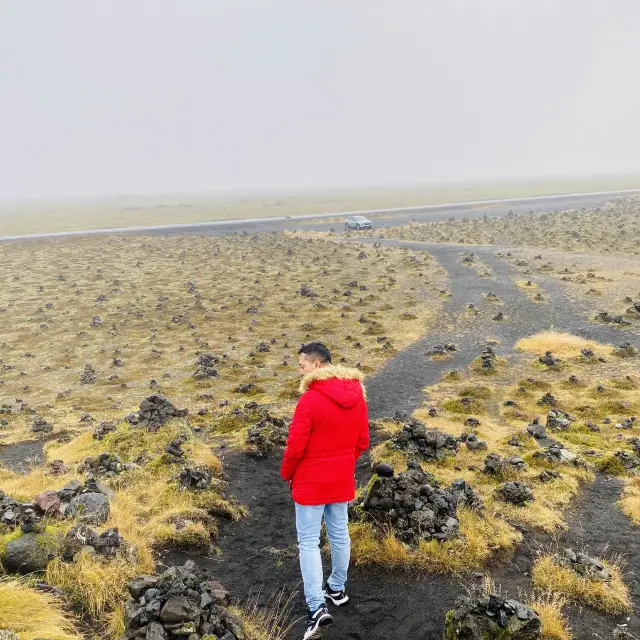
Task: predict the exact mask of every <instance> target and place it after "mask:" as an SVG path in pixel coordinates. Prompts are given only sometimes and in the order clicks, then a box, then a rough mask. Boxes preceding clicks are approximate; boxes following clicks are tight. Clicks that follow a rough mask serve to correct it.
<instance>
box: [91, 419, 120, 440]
mask: <svg viewBox="0 0 640 640" xmlns="http://www.w3.org/2000/svg"><path fill="white" fill-rule="evenodd" d="M115 430H116V425H115V423H113V422H108V421H103V422H101V423H100V424H99V425H98V426H97V427H96V428H95V429H94V430H93V439H94V440H104V438H105V437H106V436H107V435H108V434H110V433H113V432H114V431H115Z"/></svg>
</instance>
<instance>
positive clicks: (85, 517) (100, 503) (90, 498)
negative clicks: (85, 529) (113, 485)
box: [65, 493, 110, 524]
mask: <svg viewBox="0 0 640 640" xmlns="http://www.w3.org/2000/svg"><path fill="white" fill-rule="evenodd" d="M109 513H110V507H109V499H108V498H107V496H106V495H104V493H81V494H80V495H77V496H75V497H74V498H72V499H71V501H70V502H69V506H68V507H67V510H66V511H65V515H68V516H72V517H73V516H77V518H78V520H79V521H80V522H84V523H87V524H102V523H104V522H106V521H107V520H108V519H109Z"/></svg>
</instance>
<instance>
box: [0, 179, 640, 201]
mask: <svg viewBox="0 0 640 640" xmlns="http://www.w3.org/2000/svg"><path fill="white" fill-rule="evenodd" d="M636 179H637V180H638V188H640V172H629V173H617V172H614V173H604V172H603V173H585V174H581V173H576V174H571V173H567V174H556V175H538V176H520V177H502V178H474V179H468V180H464V179H455V180H453V179H452V180H440V181H434V182H429V181H424V182H416V181H408V182H389V183H381V184H347V183H344V184H332V185H322V186H274V187H237V188H228V189H224V188H219V189H206V188H202V189H194V190H184V191H181V190H175V191H148V192H142V191H140V192H135V191H132V192H110V193H94V194H79V195H70V194H69V195H42V196H23V197H14V198H2V197H0V204H20V203H37V202H60V201H66V202H68V201H71V202H76V201H92V200H110V199H126V198H163V197H199V198H202V197H216V196H219V197H225V196H227V197H228V196H234V195H240V194H244V195H249V194H253V195H255V196H259V195H262V194H273V195H276V194H278V195H285V194H287V193H289V194H294V193H307V194H308V193H327V192H331V191H350V190H352V191H366V190H370V191H376V190H380V191H385V190H393V189H410V188H419V189H430V188H433V189H438V188H455V187H459V188H473V187H478V186H502V185H509V184H514V185H519V186H526V185H529V184H530V185H532V186H533V185H541V184H542V183H545V182H548V183H549V186H552V185H554V184H556V183H557V184H561V183H562V182H566V181H569V182H571V181H577V182H582V181H588V180H619V181H624V180H636ZM633 188H634V187H633V186H631V185H630V186H629V189H630V190H631V189H633ZM594 190H600V189H599V188H598V187H594ZM612 190H613V189H612ZM621 190H626V189H621ZM158 204H161V203H158ZM184 204H188V203H184Z"/></svg>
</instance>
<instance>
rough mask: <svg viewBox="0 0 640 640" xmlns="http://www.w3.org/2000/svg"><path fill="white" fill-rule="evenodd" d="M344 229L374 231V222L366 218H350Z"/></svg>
mask: <svg viewBox="0 0 640 640" xmlns="http://www.w3.org/2000/svg"><path fill="white" fill-rule="evenodd" d="M344 228H345V229H346V230H347V231H348V230H349V229H357V230H360V229H373V222H371V220H369V218H365V217H364V216H350V217H348V218H347V219H346V220H345V223H344Z"/></svg>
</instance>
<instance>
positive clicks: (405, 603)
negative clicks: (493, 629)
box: [168, 241, 640, 640]
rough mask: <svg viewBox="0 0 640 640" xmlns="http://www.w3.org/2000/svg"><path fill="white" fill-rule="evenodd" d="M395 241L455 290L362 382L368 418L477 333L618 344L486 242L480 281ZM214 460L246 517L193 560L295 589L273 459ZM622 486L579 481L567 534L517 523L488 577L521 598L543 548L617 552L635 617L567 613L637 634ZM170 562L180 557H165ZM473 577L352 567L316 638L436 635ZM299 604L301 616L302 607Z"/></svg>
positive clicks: (291, 535) (420, 382)
mask: <svg viewBox="0 0 640 640" xmlns="http://www.w3.org/2000/svg"><path fill="white" fill-rule="evenodd" d="M388 242H389V243H391V242H393V241H388ZM403 246H405V247H407V248H409V249H411V250H412V251H420V250H423V249H425V248H428V250H429V251H430V252H432V253H433V254H434V255H435V256H436V258H437V259H438V261H439V263H440V264H441V265H442V266H443V267H444V268H445V269H446V270H447V272H448V274H449V277H450V279H449V288H450V291H451V293H452V296H451V298H450V302H449V303H448V304H447V307H446V311H447V314H446V315H445V316H444V317H443V318H442V322H441V324H440V325H439V326H438V328H436V330H435V331H434V332H432V333H430V334H429V335H428V336H427V337H425V338H424V339H422V340H421V341H419V342H417V343H415V344H413V345H411V346H410V347H409V348H407V349H405V350H404V351H402V352H401V353H399V354H398V355H397V356H396V357H395V358H393V359H392V360H391V361H390V362H389V363H387V365H386V366H385V367H384V368H383V369H382V370H381V371H380V372H379V373H378V374H376V375H374V376H372V377H371V378H369V380H368V382H367V389H368V393H369V405H370V410H371V415H372V417H373V418H381V417H386V416H392V415H393V414H394V413H395V412H396V411H404V412H408V413H410V412H411V411H412V410H413V409H415V408H417V407H418V406H419V405H420V404H422V402H423V398H424V396H423V389H424V388H425V387H427V386H428V385H429V384H433V383H435V382H437V381H439V380H440V379H441V377H442V375H443V373H444V372H445V371H447V370H450V369H452V368H454V367H455V368H457V369H461V368H464V367H465V366H467V365H468V364H470V362H471V361H472V360H473V359H474V358H475V357H477V355H478V353H479V351H480V347H482V346H483V345H484V344H485V343H486V338H493V339H495V341H496V342H499V346H498V347H496V349H497V350H498V352H499V353H501V354H509V353H510V352H512V350H513V347H514V345H515V343H516V341H517V340H518V339H519V338H520V337H522V336H525V335H530V334H533V333H536V332H537V331H539V330H540V329H547V328H550V327H553V328H555V329H557V330H561V331H568V332H570V333H573V334H575V335H580V336H583V337H585V338H589V339H595V340H599V341H601V342H604V343H613V344H616V343H617V342H619V341H620V340H621V334H620V333H619V332H618V331H617V330H616V329H614V328H612V327H608V326H606V325H598V324H594V323H592V322H591V321H590V319H589V317H588V315H585V314H584V313H583V311H582V310H581V309H580V308H579V307H577V306H576V305H575V304H574V303H573V301H572V300H571V298H570V297H568V296H567V294H566V285H565V284H563V283H562V282H561V281H558V280H556V279H554V278H552V277H543V278H541V279H539V281H540V282H541V286H542V287H543V288H544V289H545V291H547V292H549V295H550V297H551V298H552V300H553V304H549V305H545V306H541V305H539V304H536V303H535V302H533V301H531V300H530V299H529V298H528V297H527V296H526V295H525V294H524V293H523V292H522V291H521V289H520V288H519V287H517V286H515V285H514V280H515V279H516V278H517V277H518V274H517V270H516V268H514V267H512V266H511V265H510V264H509V263H508V262H507V261H503V260H501V259H500V258H497V257H496V256H495V255H494V253H495V252H494V251H492V250H488V249H479V250H476V249H474V251H475V252H476V253H479V255H480V256H481V258H482V260H483V262H485V263H486V264H489V265H491V267H492V270H493V272H494V279H493V280H491V281H486V280H485V279H483V278H482V277H480V276H473V274H469V271H468V269H466V267H465V266H464V265H462V264H460V262H459V256H460V253H461V249H460V248H459V247H455V246H446V245H441V246H437V245H429V246H428V247H425V246H424V245H421V244H419V243H417V244H408V243H403ZM489 291H490V292H493V293H494V294H495V295H496V296H497V297H498V298H499V299H500V301H501V304H502V305H503V307H502V308H504V309H505V315H506V316H507V319H506V320H505V321H504V322H497V321H494V320H493V319H492V318H493V317H494V306H493V303H492V302H490V301H487V298H486V294H487V292H489ZM469 304H473V305H474V306H475V307H476V309H477V310H478V312H479V315H475V314H474V315H473V316H471V317H470V316H469V315H468V314H467V306H468V305H469ZM638 337H639V336H638V333H637V332H636V330H635V329H632V330H631V331H630V332H629V333H626V334H625V335H624V336H622V338H623V339H631V340H632V341H635V342H638ZM445 342H454V343H455V344H456V345H457V351H456V353H455V354H453V356H452V358H451V359H449V360H437V359H430V358H426V357H425V355H424V354H425V352H426V351H427V350H428V349H429V347H430V346H432V345H433V344H437V343H445ZM407 372H410V374H409V375H408V374H407ZM373 435H374V442H375V441H376V438H381V437H382V438H384V437H385V435H384V434H376V433H374V434H373ZM223 459H224V466H225V469H226V470H227V474H228V477H229V480H230V488H231V491H232V492H233V493H234V495H235V496H236V497H237V499H238V500H239V501H241V502H243V503H245V504H247V505H248V506H249V509H250V512H251V516H250V518H248V519H246V520H242V521H239V522H236V523H232V524H230V525H228V527H226V528H225V530H224V532H223V535H222V538H221V544H222V554H221V555H220V556H218V557H216V558H213V559H204V558H200V559H198V562H199V563H201V564H202V565H203V566H208V567H211V569H212V571H213V572H214V574H220V573H224V574H225V575H227V576H229V578H228V580H227V582H228V583H229V585H230V587H231V588H232V590H234V591H235V592H245V591H247V590H250V589H253V590H254V591H255V590H260V589H262V590H263V591H264V592H270V591H271V590H272V589H276V588H279V587H281V586H283V585H289V586H290V588H292V589H293V588H295V587H294V586H293V585H295V584H296V583H297V581H298V580H299V575H298V566H297V556H296V547H295V528H294V523H293V520H292V516H291V514H292V512H291V503H290V499H289V496H288V491H287V489H286V486H284V485H283V484H282V483H280V482H279V480H278V461H277V460H273V459H272V460H268V461H264V462H261V461H255V460H249V459H247V458H246V457H241V456H237V455H236V454H233V453H226V454H225V453H223ZM358 476H359V477H360V478H361V481H362V482H366V481H367V479H368V478H369V477H370V471H369V462H368V461H362V462H361V464H360V469H359V471H358ZM621 488H622V484H621V482H620V481H619V480H616V479H614V478H610V477H608V476H604V475H598V476H597V477H596V481H595V483H593V484H587V485H585V488H584V492H583V493H582V494H581V496H580V498H578V499H577V500H575V501H574V502H573V503H572V504H571V506H570V507H569V509H568V511H567V514H566V519H567V529H566V530H564V531H563V530H559V531H558V532H557V533H545V532H541V531H539V530H536V529H535V527H524V528H523V531H524V538H523V541H522V542H521V543H520V544H519V545H518V547H517V550H516V551H515V553H513V554H508V555H507V556H506V557H504V556H503V557H501V558H494V559H493V560H492V561H491V563H490V565H489V571H490V573H491V575H492V576H493V578H494V580H495V581H496V582H497V583H498V584H499V585H501V587H502V590H503V592H505V593H508V594H510V595H511V596H513V597H518V596H519V594H520V593H521V591H522V590H530V589H531V578H530V571H531V567H532V564H533V562H534V559H535V558H536V557H537V553H538V551H539V549H541V548H547V547H549V546H553V547H556V546H557V547H564V546H571V547H575V548H577V549H581V548H584V547H587V548H588V549H589V550H590V551H592V552H594V553H595V554H603V553H605V554H607V556H608V557H612V556H614V555H615V554H623V555H624V556H625V558H626V574H625V578H626V580H627V583H628V585H629V588H630V590H631V593H632V597H633V600H634V603H635V607H636V613H635V614H634V615H632V616H631V617H630V618H629V619H628V620H627V617H626V616H624V615H623V616H608V615H602V614H600V613H597V612H595V611H593V610H591V609H590V608H587V607H581V606H573V605H571V606H569V608H568V616H569V620H570V624H571V627H572V628H573V631H574V634H575V637H576V638H610V637H612V636H611V634H612V631H613V629H614V627H615V626H616V624H617V623H625V622H626V623H628V625H629V626H628V628H629V630H630V631H632V632H633V633H634V634H636V635H637V634H638V633H640V618H638V615H637V611H638V610H637V607H638V603H639V602H640V583H639V582H638V578H637V576H636V573H635V571H636V569H637V567H638V566H640V565H639V564H638V563H639V561H640V556H639V554H640V545H639V544H638V542H637V530H636V529H635V527H634V526H633V525H632V523H631V521H630V520H629V518H628V517H627V516H625V515H624V514H623V513H622V512H621V511H620V509H619V507H618V506H617V505H616V501H617V500H618V498H619V496H620V492H621ZM258 523H260V526H258ZM168 560H176V561H177V559H175V558H171V557H169V558H168ZM480 579H481V574H478V575H477V576H476V578H474V576H473V575H472V576H466V577H462V578H451V577H447V576H443V575H434V574H424V573H412V572H404V571H393V572H390V571H388V570H385V569H384V568H379V569H375V568H356V569H354V570H353V572H352V576H351V579H350V583H349V590H350V593H352V594H353V603H352V604H351V605H350V606H349V607H348V608H346V609H345V610H344V611H342V610H341V611H340V612H338V613H337V614H336V621H337V624H336V625H335V627H334V628H333V629H329V630H328V631H327V632H326V634H325V637H327V638H344V637H348V638H354V639H357V638H365V637H366V638H381V639H382V638H388V637H406V638H422V639H427V638H428V639H434V640H435V639H437V638H441V637H442V633H443V626H444V616H445V613H446V612H447V611H448V610H450V609H451V608H452V607H453V605H454V602H455V599H456V597H457V596H459V595H460V593H461V592H462V591H463V588H462V585H463V584H467V585H469V584H472V583H474V580H476V581H478V580H480ZM417 602H419V603H420V606H419V607H417V606H416V603H417ZM298 612H299V613H300V615H302V614H303V607H302V606H299V608H298ZM292 637H295V636H292Z"/></svg>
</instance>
